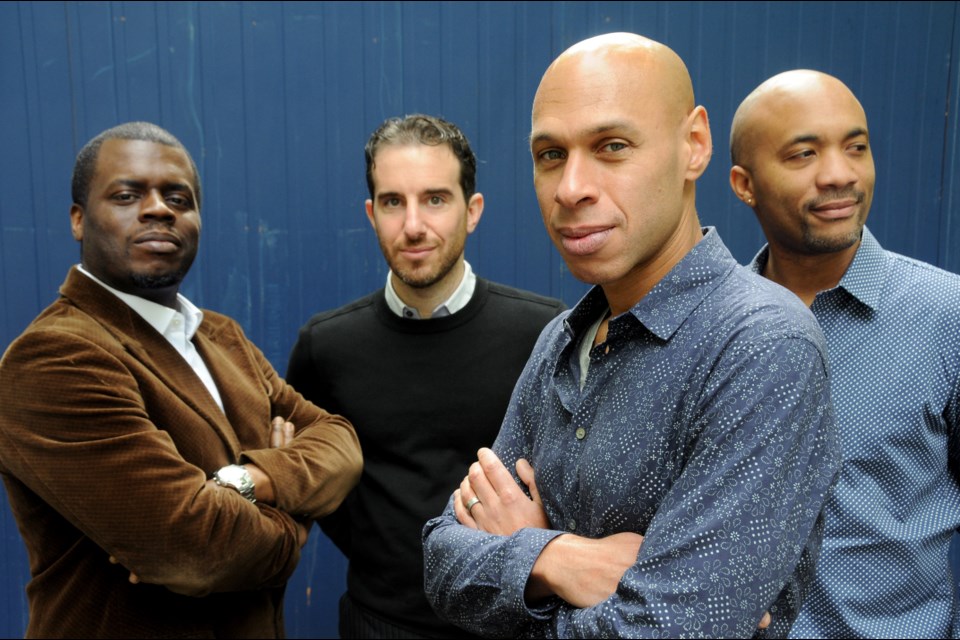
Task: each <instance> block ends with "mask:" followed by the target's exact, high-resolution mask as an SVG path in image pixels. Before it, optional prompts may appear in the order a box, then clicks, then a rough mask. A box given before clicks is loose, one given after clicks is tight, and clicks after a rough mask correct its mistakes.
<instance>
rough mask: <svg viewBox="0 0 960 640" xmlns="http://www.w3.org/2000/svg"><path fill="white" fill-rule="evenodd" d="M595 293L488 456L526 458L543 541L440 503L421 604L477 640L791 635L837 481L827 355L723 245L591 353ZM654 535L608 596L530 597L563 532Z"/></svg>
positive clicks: (597, 310)
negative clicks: (586, 343)
mask: <svg viewBox="0 0 960 640" xmlns="http://www.w3.org/2000/svg"><path fill="white" fill-rule="evenodd" d="M606 306H607V304H606V299H605V298H604V296H603V291H602V290H601V289H600V288H594V289H593V290H591V291H590V292H589V293H588V294H587V295H586V296H585V297H584V299H583V300H581V301H580V303H578V304H577V306H576V307H575V308H574V309H572V310H571V312H569V313H568V314H564V315H561V316H560V317H559V318H558V319H557V320H555V321H554V322H553V323H551V324H550V325H549V326H548V327H547V328H546V329H545V330H544V332H543V334H542V335H541V336H540V340H539V341H538V344H537V346H536V348H535V349H534V352H533V354H532V356H531V358H530V360H529V362H528V363H527V366H526V368H525V370H524V372H523V374H522V375H521V377H520V380H519V381H518V383H517V387H516V389H515V390H514V396H513V398H512V400H511V403H510V406H509V409H508V412H507V416H506V418H505V420H504V424H503V427H502V430H501V432H500V435H499V437H498V438H497V441H496V443H495V444H494V451H495V452H496V453H497V454H498V455H499V456H500V458H501V460H503V461H504V463H505V464H506V465H507V468H508V469H513V468H514V465H515V461H516V460H517V459H518V458H520V457H524V458H526V459H527V460H529V461H530V462H531V463H532V464H533V467H534V469H535V470H536V474H537V487H538V488H539V490H540V494H541V497H542V499H543V501H544V507H545V509H546V512H547V515H548V517H549V519H550V522H551V526H552V529H550V530H542V529H521V530H520V531H518V532H516V533H514V534H513V535H511V536H496V535H492V534H487V533H484V532H482V531H477V530H474V529H469V528H467V527H464V526H462V525H460V524H459V523H458V522H457V520H456V517H455V516H454V515H453V510H452V507H451V506H450V505H448V507H447V509H446V511H445V512H444V514H443V515H442V516H441V517H439V518H435V519H433V520H431V521H430V522H428V523H427V526H426V527H425V529H424V538H425V546H424V551H425V575H426V591H427V596H428V598H429V599H430V600H431V601H432V603H433V604H434V607H435V608H437V610H438V611H440V612H441V614H442V615H444V616H445V617H447V618H448V619H450V620H451V621H452V622H454V623H456V624H458V625H461V626H463V627H465V628H467V629H470V630H472V631H475V632H479V633H483V634H485V635H498V636H528V637H551V636H560V637H572V636H578V637H605V636H622V637H633V638H640V637H685V636H686V637H702V636H720V637H724V636H726V637H730V636H745V637H749V636H751V635H753V634H754V633H755V632H756V627H757V622H758V621H759V620H760V618H761V616H762V615H763V612H764V611H765V610H769V611H770V612H771V614H772V615H773V624H772V625H771V627H770V629H768V631H767V634H768V636H771V637H772V636H775V635H784V634H785V633H786V631H787V629H788V628H789V625H790V623H791V622H792V621H793V619H794V617H795V615H796V610H797V608H798V600H799V599H800V598H801V597H802V595H803V593H804V591H805V588H806V584H807V581H808V578H809V574H810V571H811V560H812V556H815V554H816V550H817V546H818V543H819V526H818V524H817V523H818V514H819V513H820V511H821V507H822V505H823V503H824V501H825V499H826V495H827V493H828V490H829V488H830V486H831V484H832V482H833V480H834V478H835V476H836V473H837V469H838V468H839V454H838V448H837V446H836V441H835V433H834V418H833V411H832V407H831V404H830V395H829V391H828V385H827V380H826V366H825V345H824V342H823V336H822V334H821V332H820V329H819V328H818V327H817V325H816V321H815V320H814V318H813V316H812V314H811V313H810V312H809V310H807V309H806V308H805V307H804V306H803V304H802V303H800V301H799V300H798V299H797V298H796V297H795V296H793V294H791V293H789V292H788V291H786V290H785V289H782V288H781V287H779V286H777V285H774V284H773V283H771V282H769V281H766V280H764V279H763V278H760V277H758V276H756V275H755V274H753V273H750V272H749V270H747V269H744V268H743V267H740V266H738V265H737V264H736V262H735V261H734V259H733V257H732V256H731V255H730V253H729V252H728V251H727V249H726V247H725V246H724V245H723V243H722V242H721V240H720V238H719V237H718V235H717V233H716V231H714V230H712V229H708V230H706V234H705V236H704V238H703V239H702V240H701V242H700V243H699V244H698V245H697V246H696V247H694V249H693V250H692V251H691V252H690V253H689V254H688V255H687V256H686V257H684V259H683V260H682V261H681V262H680V263H679V264H678V265H677V266H676V267H674V269H673V270H672V271H671V272H670V273H669V274H667V276H666V277H665V278H664V279H663V280H662V281H661V282H660V283H659V284H657V286H656V287H654V289H653V290H652V291H651V292H650V293H648V294H647V295H646V296H645V297H644V298H643V299H642V300H641V301H640V302H639V303H637V305H636V306H634V307H633V308H632V309H631V310H630V311H628V312H627V313H624V314H622V315H620V316H618V317H616V318H613V319H611V321H610V323H609V329H608V334H607V340H606V342H605V343H604V344H602V345H599V346H596V347H593V348H592V350H591V351H590V365H589V369H588V374H587V377H586V381H585V384H584V386H583V388H582V389H581V387H580V383H579V378H580V365H579V358H578V352H579V342H580V338H581V337H582V336H583V335H584V334H585V333H586V332H587V331H588V328H589V327H590V326H591V325H592V324H593V323H594V322H595V321H596V320H597V319H598V318H599V317H600V316H601V315H602V314H603V313H604V312H605V310H606ZM622 531H634V532H637V533H640V534H643V535H644V536H646V538H645V539H644V541H643V544H642V545H641V547H640V553H639V556H638V557H637V562H636V564H635V565H634V566H633V567H632V568H631V569H629V570H628V571H627V572H626V573H625V574H624V576H623V578H622V579H621V581H620V584H619V587H618V589H617V592H616V593H615V594H614V595H613V596H611V597H610V598H609V599H607V600H606V601H604V602H602V603H600V604H598V605H596V606H594V607H590V608H584V609H578V608H574V607H572V606H570V605H568V604H566V603H564V602H562V601H560V600H559V599H553V600H552V601H549V602H547V603H546V604H544V605H543V606H540V607H538V608H533V609H531V608H529V607H528V606H527V604H526V603H525V601H524V588H525V586H526V582H527V578H528V576H529V574H530V570H531V568H532V566H533V564H534V562H535V561H536V559H537V556H538V555H539V553H540V551H541V550H542V549H543V547H544V546H545V545H546V544H547V543H548V542H549V541H550V540H552V539H553V538H554V537H556V536H558V535H561V534H563V533H565V532H572V533H576V534H578V535H582V536H587V537H591V538H599V537H603V536H608V535H611V534H614V533H618V532H622Z"/></svg>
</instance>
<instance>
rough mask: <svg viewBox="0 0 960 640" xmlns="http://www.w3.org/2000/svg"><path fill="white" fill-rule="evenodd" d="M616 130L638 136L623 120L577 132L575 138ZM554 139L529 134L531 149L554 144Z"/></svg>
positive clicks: (545, 133) (543, 133) (552, 137)
mask: <svg viewBox="0 0 960 640" xmlns="http://www.w3.org/2000/svg"><path fill="white" fill-rule="evenodd" d="M617 130H620V131H626V132H627V133H630V134H632V135H639V131H637V128H636V127H634V126H633V125H632V124H630V123H629V122H627V121H625V120H614V121H612V122H604V123H602V124H598V125H597V126H595V127H592V128H590V129H586V130H584V131H581V132H577V133H576V134H575V136H587V137H593V136H596V135H600V134H601V133H607V132H608V131H617ZM556 139H557V138H556V136H553V135H551V134H549V133H547V132H537V131H532V132H530V146H531V147H532V146H535V145H537V144H539V143H541V142H547V143H550V142H554V141H556Z"/></svg>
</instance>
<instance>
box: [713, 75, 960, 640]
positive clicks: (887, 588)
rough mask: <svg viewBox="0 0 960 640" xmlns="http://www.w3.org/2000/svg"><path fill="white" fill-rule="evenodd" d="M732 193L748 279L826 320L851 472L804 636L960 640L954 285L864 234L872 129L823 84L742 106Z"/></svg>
mask: <svg viewBox="0 0 960 640" xmlns="http://www.w3.org/2000/svg"><path fill="white" fill-rule="evenodd" d="M730 147H731V154H732V158H733V164H734V166H733V169H732V170H731V172H730V184H731V186H732V187H733V190H734V192H735V193H736V195H737V196H738V197H739V198H740V199H741V200H743V201H744V202H745V203H746V204H747V205H748V206H750V207H751V208H752V209H753V210H754V213H756V216H757V219H758V220H759V221H760V225H761V227H763V231H764V234H765V235H766V237H767V242H768V244H767V246H766V247H764V248H763V249H762V250H761V251H760V253H759V254H758V255H757V257H756V258H755V259H754V261H753V265H752V266H753V268H754V270H755V271H756V272H757V273H760V274H762V275H764V276H766V277H767V278H769V279H771V280H773V281H774V282H777V283H779V284H782V285H784V286H785V287H787V288H789V289H790V290H792V291H793V292H794V293H796V294H797V296H799V297H800V298H801V299H802V300H803V301H804V302H805V303H806V304H807V305H808V306H810V308H811V310H812V311H813V313H814V315H815V316H816V317H817V319H818V320H819V321H820V325H821V326H822V327H823V331H824V334H825V335H826V338H827V346H828V349H829V355H830V366H831V376H832V378H831V385H832V389H833V400H834V405H835V408H836V415H837V425H838V429H839V436H840V443H841V445H842V449H843V454H844V467H843V472H842V474H841V476H840V479H839V481H838V483H837V487H836V489H835V492H834V494H833V496H832V497H831V498H830V501H829V502H828V505H827V510H826V512H825V514H826V520H825V522H826V524H825V527H826V528H825V532H824V541H823V547H822V551H821V555H820V561H819V564H818V566H817V572H816V578H815V582H814V585H813V587H812V589H811V593H810V596H809V598H808V600H807V602H806V603H805V605H804V607H803V610H802V611H801V614H800V618H799V619H798V621H797V623H796V625H795V627H794V629H793V632H792V635H794V636H796V637H806V638H814V637H826V638H839V637H848V638H849V637H874V638H907V637H915V638H938V637H939V638H947V637H953V638H956V637H960V621H958V608H957V605H956V602H955V598H954V586H953V579H952V576H951V571H950V564H949V547H950V538H951V536H952V535H953V533H954V532H955V531H956V530H957V529H958V527H960V486H958V473H960V472H958V469H960V433H958V429H960V385H958V382H960V332H958V329H957V327H960V277H958V276H956V275H955V274H951V273H947V272H945V271H942V270H940V269H937V268H936V267H933V266H931V265H928V264H924V263H922V262H918V261H916V260H912V259H910V258H906V257H904V256H900V255H897V254H895V253H891V252H889V251H885V250H884V249H883V248H882V247H881V246H880V244H879V243H878V242H877V240H876V239H875V238H874V237H873V235H872V234H871V233H870V231H869V230H868V229H867V228H866V227H865V226H864V224H865V222H866V219H867V214H868V213H869V211H870V204H871V201H872V198H873V185H874V166H873V156H872V153H871V148H870V136H869V132H868V129H867V118H866V115H865V114H864V110H863V107H862V106H861V105H860V103H859V102H858V101H857V99H856V97H854V95H853V93H851V91H850V90H849V89H848V88H847V87H846V86H845V85H844V84H843V83H842V82H840V81H839V80H837V79H836V78H834V77H831V76H829V75H826V74H824V73H820V72H817V71H809V70H796V71H788V72H786V73H781V74H779V75H777V76H774V77H773V78H770V79H769V80H767V81H766V82H764V83H763V84H761V85H760V86H759V87H757V89H756V90H754V91H753V92H752V93H751V94H750V95H749V96H748V97H747V98H746V99H745V100H744V101H743V103H742V104H741V105H740V108H739V109H738V110H737V113H736V116H735V117H734V124H733V130H732V134H731V139H730Z"/></svg>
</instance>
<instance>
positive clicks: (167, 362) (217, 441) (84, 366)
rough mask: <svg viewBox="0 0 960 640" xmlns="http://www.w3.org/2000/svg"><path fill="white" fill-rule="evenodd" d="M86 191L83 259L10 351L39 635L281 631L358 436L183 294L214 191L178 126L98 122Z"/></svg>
mask: <svg viewBox="0 0 960 640" xmlns="http://www.w3.org/2000/svg"><path fill="white" fill-rule="evenodd" d="M73 200H74V203H73V205H72V207H71V209H70V218H71V226H72V230H73V235H74V237H75V238H76V239H77V240H78V241H80V243H81V265H80V266H78V267H74V268H72V269H71V270H70V272H69V274H68V275H67V279H66V282H65V283H64V284H63V286H62V287H61V289H60V297H59V298H58V299H57V300H56V301H55V302H54V303H53V304H52V305H50V306H49V307H48V308H47V309H46V310H45V311H43V312H42V313H41V314H40V316H38V317H37V319H36V320H34V322H33V323H32V324H31V325H30V326H29V327H28V328H27V329H26V331H24V333H23V334H22V335H21V336H20V337H19V338H17V340H15V341H14V342H13V344H11V345H10V347H9V349H8V350H7V352H6V353H5V354H4V356H3V360H2V361H0V475H2V477H3V480H4V483H5V485H6V489H7V493H8V495H9V499H10V505H11V507H12V510H13V513H14V516H15V517H16V520H17V524H18V526H19V528H20V532H21V534H22V536H23V539H24V542H25V543H26V546H27V551H28V554H29V558H30V571H31V575H32V579H31V581H30V583H29V584H28V585H27V596H28V599H29V605H30V621H29V624H28V628H27V635H28V636H30V637H54V636H59V637H118V638H130V637H155V638H159V637H256V638H267V637H280V636H282V635H283V590H284V586H285V584H286V581H287V579H288V578H289V576H290V575H291V574H292V573H293V570H294V568H295V567H296V564H297V561H298V559H299V556H300V548H301V546H302V545H303V544H304V542H305V541H306V539H307V533H308V531H309V527H310V523H311V521H312V520H313V519H314V518H317V517H320V516H323V515H326V514H328V513H330V512H331V511H333V510H334V509H335V508H336V507H337V506H338V505H339V504H340V502H341V500H342V499H343V498H344V496H345V495H346V494H347V493H348V492H349V490H350V489H351V488H352V487H353V486H354V485H355V484H356V482H357V479H358V478H359V475H360V468H361V457H360V448H359V445H358V443H357V438H356V434H355V433H354V431H353V428H352V426H351V425H350V424H349V422H347V421H346V420H345V419H343V418H341V417H339V416H335V415H331V414H329V413H327V412H325V411H323V410H322V409H320V408H318V407H316V406H314V405H312V404H310V403H309V402H307V401H305V400H304V399H303V397H302V396H300V395H299V394H298V393H297V392H296V391H294V389H293V388H291V387H290V386H288V385H287V384H286V383H285V382H284V381H283V380H282V379H281V378H280V377H279V376H278V375H277V373H276V372H275V371H274V370H273V368H272V367H271V366H270V364H269V363H268V362H267V360H266V358H265V357H264V356H263V354H261V353H260V351H259V350H258V349H257V348H256V347H255V346H254V345H253V344H252V343H251V342H250V341H249V340H247V338H246V337H245V336H244V335H243V332H242V330H241V329H240V327H239V325H237V323H235V322H234V321H232V320H230V319H229V318H227V317H225V316H222V315H220V314H217V313H213V312H210V311H203V312H201V311H200V310H199V309H197V308H196V307H195V306H193V305H192V304H191V303H190V302H189V301H188V300H187V299H186V298H184V297H183V296H182V295H179V293H178V289H179V284H180V281H181V280H182V278H183V277H184V275H185V274H186V273H187V271H188V270H189V268H190V265H191V263H192V261H193V258H194V256H195V255H196V251H197V245H198V241H199V235H200V213H199V212H200V184H199V179H198V177H197V171H196V167H195V165H194V163H193V160H192V159H191V158H190V155H189V154H188V153H187V151H186V149H185V148H184V147H183V145H182V144H180V142H179V141H177V140H176V138H174V137H173V136H171V135H170V134H169V133H168V132H166V131H164V130H163V129H160V128H159V127H156V126H155V125H150V124H147V123H128V124H126V125H120V126H119V127H115V128H113V129H110V130H108V131H106V132H104V133H102V134H100V136H97V137H96V138H94V139H93V140H91V142H90V143H88V144H87V145H86V146H85V147H84V149H83V150H81V152H80V154H79V155H78V157H77V164H76V166H75V169H74V178H73Z"/></svg>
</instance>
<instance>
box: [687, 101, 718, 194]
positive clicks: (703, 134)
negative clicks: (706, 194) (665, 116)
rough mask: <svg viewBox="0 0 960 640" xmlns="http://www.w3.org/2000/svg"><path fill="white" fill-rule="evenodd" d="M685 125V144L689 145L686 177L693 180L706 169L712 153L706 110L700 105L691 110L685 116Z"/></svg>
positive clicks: (711, 138)
mask: <svg viewBox="0 0 960 640" xmlns="http://www.w3.org/2000/svg"><path fill="white" fill-rule="evenodd" d="M686 126H687V144H688V145H689V147H690V158H689V160H688V161H687V172H686V179H687V180H688V181H690V182H693V181H694V180H696V179H697V178H699V177H700V176H701V175H703V172H704V171H706V169H707V165H708V164H710V157H711V156H712V155H713V137H712V136H711V135H710V122H709V120H708V119H707V110H706V109H704V108H703V107H702V106H700V107H697V108H695V109H694V110H693V111H691V112H690V115H689V116H687V122H686Z"/></svg>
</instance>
